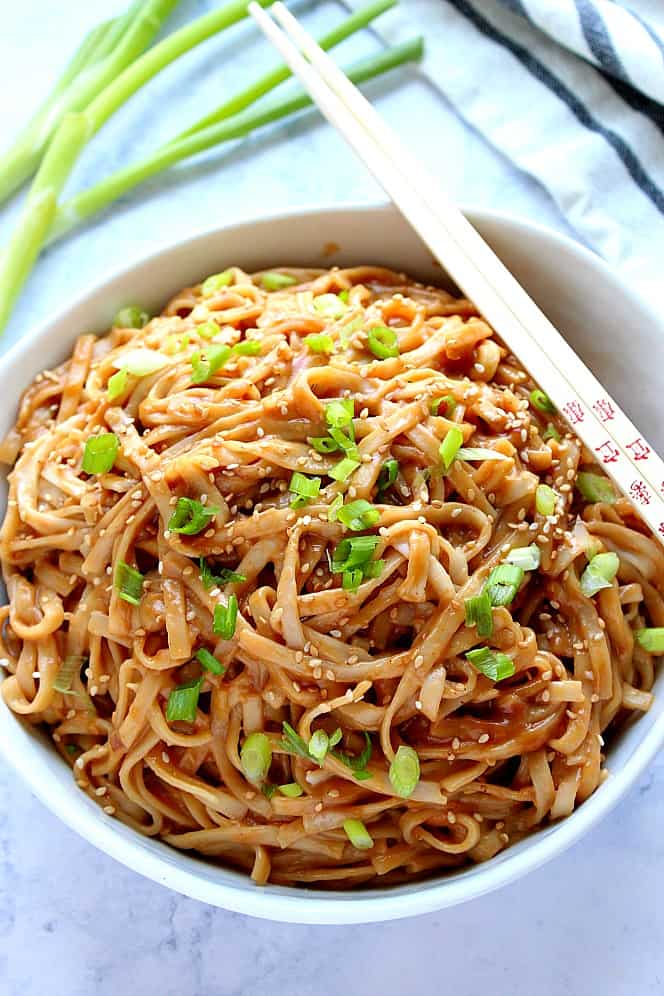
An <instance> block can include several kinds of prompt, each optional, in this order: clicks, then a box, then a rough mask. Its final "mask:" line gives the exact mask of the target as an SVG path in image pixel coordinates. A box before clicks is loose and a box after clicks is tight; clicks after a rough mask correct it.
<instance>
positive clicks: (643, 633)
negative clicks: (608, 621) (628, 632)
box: [634, 626, 664, 654]
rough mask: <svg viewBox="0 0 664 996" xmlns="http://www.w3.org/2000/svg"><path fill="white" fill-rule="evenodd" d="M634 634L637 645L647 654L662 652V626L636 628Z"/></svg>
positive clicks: (663, 650)
mask: <svg viewBox="0 0 664 996" xmlns="http://www.w3.org/2000/svg"><path fill="white" fill-rule="evenodd" d="M634 636H635V637H636V642H637V643H638V644H639V646H640V647H643V649H644V650H646V651H647V652H648V653H649V654H664V626H651V627H649V628H648V629H637V630H636V632H635V633H634Z"/></svg>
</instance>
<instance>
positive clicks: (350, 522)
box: [337, 498, 380, 533]
mask: <svg viewBox="0 0 664 996" xmlns="http://www.w3.org/2000/svg"><path fill="white" fill-rule="evenodd" d="M337 518H338V519H339V521H340V522H342V523H343V524H344V526H347V527H348V529H352V530H353V532H356V533H359V532H360V530H362V529H371V527H372V526H375V525H376V523H377V522H378V520H379V519H380V512H379V511H378V509H377V508H375V506H373V505H371V504H370V503H369V502H368V501H365V499H364V498H358V499H357V501H351V502H349V504H348V505H344V506H343V508H340V509H339V512H338V513H337Z"/></svg>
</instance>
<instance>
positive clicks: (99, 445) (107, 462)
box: [82, 432, 120, 474]
mask: <svg viewBox="0 0 664 996" xmlns="http://www.w3.org/2000/svg"><path fill="white" fill-rule="evenodd" d="M119 448H120V440H119V439H118V437H117V436H116V435H115V433H114V432H103V433H102V434H101V435H100V436H90V438H89V439H88V440H86V443H85V449H84V451H83V463H82V468H83V470H84V471H85V473H86V474H106V473H108V471H109V470H110V469H111V467H112V466H113V464H114V463H115V458H116V456H117V455H118V450H119Z"/></svg>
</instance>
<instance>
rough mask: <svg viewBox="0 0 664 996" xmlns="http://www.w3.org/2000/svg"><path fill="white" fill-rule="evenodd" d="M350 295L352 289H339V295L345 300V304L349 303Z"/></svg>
mask: <svg viewBox="0 0 664 996" xmlns="http://www.w3.org/2000/svg"><path fill="white" fill-rule="evenodd" d="M349 295H350V291H349V290H347V289H346V290H342V291H339V293H338V295H337V297H338V298H339V300H340V301H343V303H344V304H348V297H349Z"/></svg>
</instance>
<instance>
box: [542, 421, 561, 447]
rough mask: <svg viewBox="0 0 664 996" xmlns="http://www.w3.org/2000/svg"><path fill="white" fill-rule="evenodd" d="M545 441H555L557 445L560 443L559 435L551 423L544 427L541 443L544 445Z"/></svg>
mask: <svg viewBox="0 0 664 996" xmlns="http://www.w3.org/2000/svg"><path fill="white" fill-rule="evenodd" d="M547 439H555V440H556V442H557V443H559V442H560V433H559V432H558V430H557V429H556V427H555V425H554V424H553V422H549V424H548V425H547V427H546V430H545V431H544V433H543V434H542V442H544V443H545V442H546V441H547Z"/></svg>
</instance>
